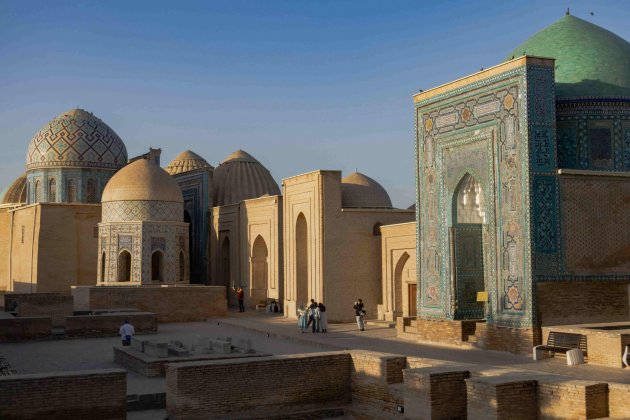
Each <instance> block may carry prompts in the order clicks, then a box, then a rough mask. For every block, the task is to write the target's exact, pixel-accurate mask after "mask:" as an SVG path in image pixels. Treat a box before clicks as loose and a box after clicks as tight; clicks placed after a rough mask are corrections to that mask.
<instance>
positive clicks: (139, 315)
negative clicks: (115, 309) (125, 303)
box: [65, 312, 157, 337]
mask: <svg viewBox="0 0 630 420" xmlns="http://www.w3.org/2000/svg"><path fill="white" fill-rule="evenodd" d="M125 319H128V320H129V322H130V323H131V325H133V327H134V329H135V331H136V334H153V333H156V332H157V318H156V317H155V314H154V313H150V312H129V313H120V314H107V315H77V316H68V317H66V329H65V331H66V336H68V337H107V336H115V335H118V330H119V329H120V326H121V325H122V323H123V322H124V321H125Z"/></svg>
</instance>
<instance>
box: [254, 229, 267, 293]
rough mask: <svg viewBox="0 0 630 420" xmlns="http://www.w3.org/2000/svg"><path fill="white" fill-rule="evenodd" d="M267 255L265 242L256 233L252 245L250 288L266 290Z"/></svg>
mask: <svg viewBox="0 0 630 420" xmlns="http://www.w3.org/2000/svg"><path fill="white" fill-rule="evenodd" d="M268 255H269V252H268V250H267V244H266V242H265V240H264V239H263V237H262V236H261V235H258V236H257V237H256V239H255V240H254V244H253V245H252V289H257V290H265V291H266V290H267V287H268V277H269V276H268V271H269V270H268V261H267V257H268Z"/></svg>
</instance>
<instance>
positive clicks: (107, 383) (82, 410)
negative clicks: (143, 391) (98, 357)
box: [0, 369, 127, 420]
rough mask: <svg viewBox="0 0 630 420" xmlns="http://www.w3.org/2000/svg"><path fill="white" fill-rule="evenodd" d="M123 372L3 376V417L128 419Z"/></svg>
mask: <svg viewBox="0 0 630 420" xmlns="http://www.w3.org/2000/svg"><path fill="white" fill-rule="evenodd" d="M126 375H127V373H126V372H125V371H124V370H122V369H106V370H92V371H77V372H61V373H46V374H36V375H13V376H0V418H2V419H3V420H23V419H47V420H54V419H60V420H61V419H63V420H66V419H91V420H113V419H121V420H124V419H126V417H127V378H126Z"/></svg>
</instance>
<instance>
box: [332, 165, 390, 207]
mask: <svg viewBox="0 0 630 420" xmlns="http://www.w3.org/2000/svg"><path fill="white" fill-rule="evenodd" d="M341 207H343V208H392V200H391V199H390V198H389V194H387V191H385V188H383V187H382V186H381V184H379V183H378V182H376V181H374V180H373V179H372V178H370V177H369V176H366V175H363V174H362V173H359V172H354V173H352V174H350V175H348V176H347V177H345V178H343V179H342V180H341Z"/></svg>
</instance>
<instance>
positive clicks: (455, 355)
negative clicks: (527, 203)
mask: <svg viewBox="0 0 630 420" xmlns="http://www.w3.org/2000/svg"><path fill="white" fill-rule="evenodd" d="M217 321H218V322H220V323H221V324H222V325H230V326H233V327H237V328H241V329H243V330H245V331H249V332H252V333H258V334H262V335H263V336H264V337H267V335H269V337H270V338H275V339H279V340H284V341H286V342H288V343H301V344H305V345H307V346H308V347H310V348H311V349H312V350H319V349H327V350H332V349H335V350H342V349H355V350H372V351H378V352H385V353H395V354H402V355H406V356H414V357H425V358H429V359H437V360H443V361H450V362H457V363H471V364H478V365H483V367H484V368H493V367H494V368H500V369H504V368H508V369H520V370H526V371H531V372H533V373H540V374H550V373H551V374H561V375H566V376H571V377H575V378H579V379H584V380H593V381H604V382H618V383H626V384H630V369H621V368H610V367H603V366H595V365H589V364H588V363H587V364H584V365H579V366H567V365H566V360H565V359H563V358H557V359H554V358H551V359H545V360H541V361H534V360H532V358H531V357H525V356H517V355H513V354H509V353H503V352H496V351H488V350H480V349H474V348H465V347H455V346H448V345H436V344H429V343H419V342H414V341H409V340H404V339H401V338H397V337H396V330H395V329H394V328H387V327H386V326H382V325H379V324H377V323H374V322H370V321H369V320H368V324H367V326H366V330H365V331H358V328H357V326H356V324H354V323H352V324H329V328H328V331H329V332H328V333H316V334H313V333H311V332H310V331H309V332H307V333H302V332H300V331H299V330H298V328H297V320H292V319H287V318H284V317H282V316H281V315H277V314H267V313H259V312H254V311H249V312H245V313H242V314H241V313H236V312H235V313H232V312H230V316H229V317H227V318H224V319H220V320H217Z"/></svg>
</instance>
